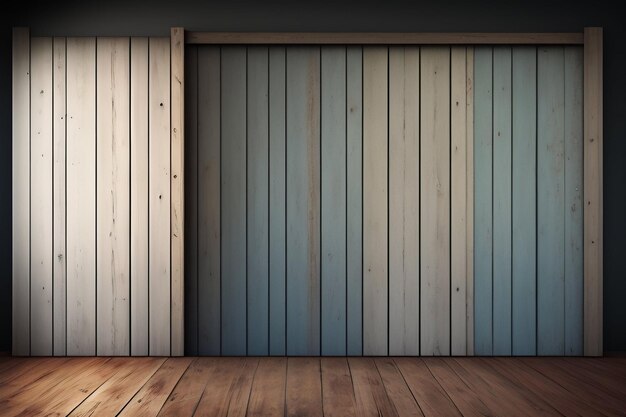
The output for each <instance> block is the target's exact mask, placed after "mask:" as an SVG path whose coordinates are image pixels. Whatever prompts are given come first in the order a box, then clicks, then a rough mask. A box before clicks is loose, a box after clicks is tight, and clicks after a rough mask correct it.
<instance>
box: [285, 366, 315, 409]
mask: <svg viewBox="0 0 626 417" xmlns="http://www.w3.org/2000/svg"><path fill="white" fill-rule="evenodd" d="M286 406H287V415H288V416H294V417H295V416H311V417H316V416H322V415H324V412H323V409H322V378H321V370H320V359H319V358H289V359H288V361H287V398H286Z"/></svg>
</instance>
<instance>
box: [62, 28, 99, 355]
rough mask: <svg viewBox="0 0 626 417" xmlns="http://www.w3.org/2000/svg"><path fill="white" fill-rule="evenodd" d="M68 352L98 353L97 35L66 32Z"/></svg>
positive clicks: (81, 353) (80, 353)
mask: <svg viewBox="0 0 626 417" xmlns="http://www.w3.org/2000/svg"><path fill="white" fill-rule="evenodd" d="M66 140H67V153H66V166H67V171H66V173H67V174H66V175H67V184H66V186H67V208H66V210H67V218H68V219H72V221H71V222H68V223H67V354H68V355H71V356H77V355H94V354H95V353H96V259H95V257H96V247H95V244H96V189H95V188H96V40H95V38H67V139H66Z"/></svg>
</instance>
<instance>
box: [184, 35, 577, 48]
mask: <svg viewBox="0 0 626 417" xmlns="http://www.w3.org/2000/svg"><path fill="white" fill-rule="evenodd" d="M583 42H584V36H583V33H582V32H580V33H330V32H328V33H317V32H273V33H270V32H186V34H185V43H187V44H248V45H251V44H300V45H302V44H341V45H349V44H363V45H376V44H379V45H401V44H414V45H417V44H419V45H436V44H446V45H479V44H508V45H511V44H518V45H519V44H528V45H530V44H534V45H537V44H544V45H545V44H552V45H557V44H559V45H582V44H583Z"/></svg>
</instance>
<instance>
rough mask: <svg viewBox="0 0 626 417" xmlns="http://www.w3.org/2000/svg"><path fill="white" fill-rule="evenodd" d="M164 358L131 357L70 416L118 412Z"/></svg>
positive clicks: (103, 414) (159, 365) (107, 414)
mask: <svg viewBox="0 0 626 417" xmlns="http://www.w3.org/2000/svg"><path fill="white" fill-rule="evenodd" d="M164 362H165V359H164V358H133V359H131V360H129V363H128V365H127V366H125V367H123V368H122V369H120V370H118V371H117V373H116V374H115V375H113V376H112V377H111V378H110V379H109V380H108V381H107V382H105V383H104V384H102V385H101V386H100V387H99V388H98V389H97V390H96V391H95V392H94V393H93V394H91V395H90V396H89V397H88V398H87V399H86V400H85V401H83V402H82V403H81V404H80V405H79V406H78V407H77V408H76V409H74V411H72V413H71V414H70V415H71V416H110V415H116V414H117V413H119V412H120V411H121V410H122V408H124V406H125V405H126V404H128V402H129V401H130V399H131V398H132V397H133V396H134V395H135V394H136V393H137V392H138V391H139V390H140V389H141V387H143V386H144V384H145V383H146V382H147V381H148V379H150V377H152V375H154V373H155V372H156V371H157V370H158V369H159V368H160V367H161V365H163V363H164Z"/></svg>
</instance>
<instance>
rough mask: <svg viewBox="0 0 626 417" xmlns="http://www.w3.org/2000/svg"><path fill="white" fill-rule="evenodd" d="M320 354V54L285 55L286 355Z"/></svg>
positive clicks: (312, 50)
mask: <svg viewBox="0 0 626 417" xmlns="http://www.w3.org/2000/svg"><path fill="white" fill-rule="evenodd" d="M319 353H320V49H319V48H317V47H294V48H289V49H287V354H288V355H319Z"/></svg>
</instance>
